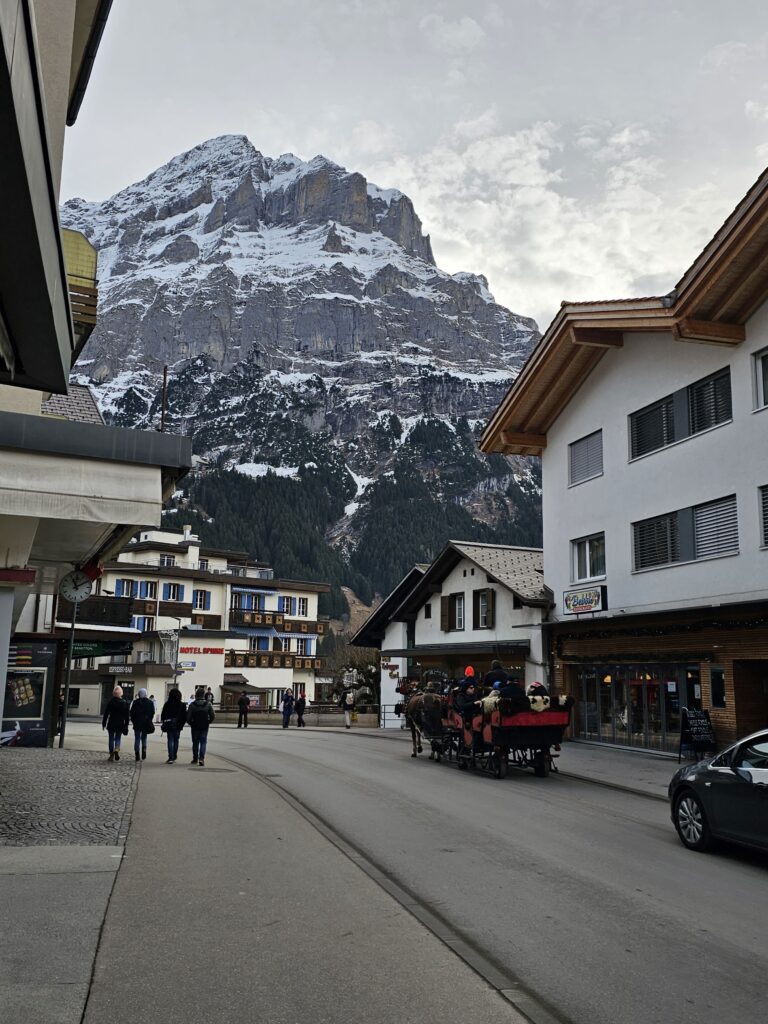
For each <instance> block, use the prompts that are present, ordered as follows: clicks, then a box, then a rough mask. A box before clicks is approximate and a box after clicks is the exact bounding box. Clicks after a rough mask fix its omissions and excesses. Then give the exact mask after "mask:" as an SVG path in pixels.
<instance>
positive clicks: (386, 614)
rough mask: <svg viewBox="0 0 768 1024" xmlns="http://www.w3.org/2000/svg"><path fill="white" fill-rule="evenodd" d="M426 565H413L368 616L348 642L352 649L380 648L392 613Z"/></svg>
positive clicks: (417, 580)
mask: <svg viewBox="0 0 768 1024" xmlns="http://www.w3.org/2000/svg"><path fill="white" fill-rule="evenodd" d="M427 569H428V566H426V565H414V567H413V568H412V569H410V570H409V572H408V573H407V574H406V575H405V576H404V577H403V579H401V580H400V582H399V583H398V584H397V586H396V587H395V589H394V590H393V591H392V592H391V593H390V594H388V595H387V596H386V597H385V598H384V600H383V601H382V602H381V604H380V605H379V606H378V607H377V608H376V609H374V611H373V612H372V613H371V614H370V615H369V616H368V618H367V619H366V620H365V622H364V623H363V624H362V626H361V627H360V629H358V631H357V632H356V633H355V635H354V636H353V637H352V639H351V640H350V641H349V643H350V645H351V646H352V647H378V648H381V643H382V640H383V639H384V634H385V633H386V630H387V626H388V625H389V623H390V622H392V621H393V619H394V616H393V614H392V613H393V612H394V611H395V609H396V608H397V607H398V606H399V605H400V604H401V603H402V601H403V600H404V599H405V597H406V596H407V595H408V594H409V593H410V592H411V591H412V590H413V588H414V587H415V586H416V584H417V583H418V582H419V580H420V579H421V578H422V576H423V575H424V573H425V572H426V571H427Z"/></svg>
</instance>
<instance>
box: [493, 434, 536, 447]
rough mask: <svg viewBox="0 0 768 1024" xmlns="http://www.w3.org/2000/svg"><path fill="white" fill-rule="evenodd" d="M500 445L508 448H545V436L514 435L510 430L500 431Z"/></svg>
mask: <svg viewBox="0 0 768 1024" xmlns="http://www.w3.org/2000/svg"><path fill="white" fill-rule="evenodd" d="M499 436H500V438H501V443H502V444H503V445H506V446H508V447H509V448H546V447H547V435H546V434H515V433H513V432H512V431H511V430H502V431H501V433H500V435H499Z"/></svg>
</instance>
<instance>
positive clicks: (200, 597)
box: [193, 589, 208, 612]
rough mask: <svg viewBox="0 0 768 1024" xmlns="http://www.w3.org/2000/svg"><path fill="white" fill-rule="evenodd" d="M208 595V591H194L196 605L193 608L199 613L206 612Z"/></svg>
mask: <svg viewBox="0 0 768 1024" xmlns="http://www.w3.org/2000/svg"><path fill="white" fill-rule="evenodd" d="M207 593H208V591H207V590H199V589H195V591H194V604H193V607H194V608H195V609H196V610H197V611H199V612H204V611H205V595H206V594H207Z"/></svg>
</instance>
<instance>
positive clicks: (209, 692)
mask: <svg viewBox="0 0 768 1024" xmlns="http://www.w3.org/2000/svg"><path fill="white" fill-rule="evenodd" d="M205 699H206V700H207V701H208V702H209V704H210V705H211V706H213V690H212V689H211V688H210V686H209V687H208V689H207V690H206V691H205Z"/></svg>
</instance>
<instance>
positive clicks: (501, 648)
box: [381, 640, 531, 660]
mask: <svg viewBox="0 0 768 1024" xmlns="http://www.w3.org/2000/svg"><path fill="white" fill-rule="evenodd" d="M530 649H531V644H530V641H529V640H500V641H498V642H491V641H489V642H486V643H476V644H421V645H420V646H418V647H404V648H401V649H399V650H389V649H383V650H382V652H381V656H382V658H383V657H388V658H419V657H453V658H460V659H465V658H466V659H467V660H469V659H471V658H472V657H473V656H477V655H478V654H528V652H529V651H530Z"/></svg>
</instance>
